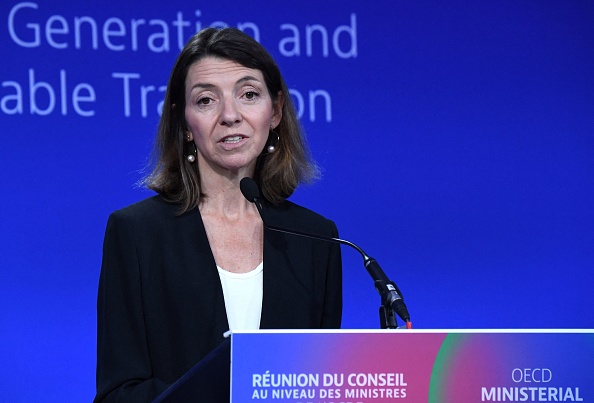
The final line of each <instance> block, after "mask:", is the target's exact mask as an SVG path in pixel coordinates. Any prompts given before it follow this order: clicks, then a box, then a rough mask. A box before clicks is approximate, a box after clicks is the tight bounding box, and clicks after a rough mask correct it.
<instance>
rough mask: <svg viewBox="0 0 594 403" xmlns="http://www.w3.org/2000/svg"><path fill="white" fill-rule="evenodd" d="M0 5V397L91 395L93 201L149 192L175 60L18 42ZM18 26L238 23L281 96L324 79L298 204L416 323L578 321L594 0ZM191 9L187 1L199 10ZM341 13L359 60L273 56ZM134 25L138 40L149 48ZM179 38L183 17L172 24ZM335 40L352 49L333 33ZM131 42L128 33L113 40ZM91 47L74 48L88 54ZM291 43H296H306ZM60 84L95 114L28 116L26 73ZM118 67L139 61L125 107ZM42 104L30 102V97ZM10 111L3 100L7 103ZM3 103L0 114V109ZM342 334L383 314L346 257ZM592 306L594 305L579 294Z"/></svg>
mask: <svg viewBox="0 0 594 403" xmlns="http://www.w3.org/2000/svg"><path fill="white" fill-rule="evenodd" d="M16 4H19V2H18V1H14V0H12V1H10V0H9V1H3V2H2V3H1V4H0V49H1V50H2V54H3V55H2V59H3V61H2V63H0V84H1V85H0V102H2V99H5V98H4V97H6V96H10V95H14V88H12V87H11V86H9V85H7V84H6V83H7V82H10V81H14V82H17V83H19V84H20V85H21V86H22V90H23V97H24V112H23V113H22V114H9V113H6V112H5V111H4V110H2V111H0V135H1V136H2V137H1V144H2V146H1V147H2V148H1V150H2V157H1V158H0V175H1V178H0V180H1V183H2V185H3V187H4V197H2V202H1V203H2V204H1V207H0V223H1V225H2V231H0V248H1V259H0V268H1V269H0V390H1V391H2V394H3V399H4V400H6V401H12V402H18V401H56V402H58V401H59V402H69V401H72V402H80V401H89V400H90V399H91V398H92V397H93V395H94V371H95V338H96V336H95V331H96V324H95V320H96V318H95V301H96V287H97V280H98V275H99V268H100V261H101V247H102V239H103V232H104V229H105V223H106V220H107V216H108V214H109V213H110V212H111V211H113V210H115V209H117V208H121V207H123V206H125V205H128V204H130V203H133V202H135V201H138V200H140V199H142V198H144V197H147V196H149V195H150V194H151V193H150V192H148V191H145V190H142V189H138V188H136V187H135V186H134V184H135V182H136V181H137V180H138V179H140V178H141V176H142V174H141V173H140V170H141V169H142V167H143V166H144V165H145V163H146V159H147V156H148V154H149V152H150V150H151V144H152V140H153V137H154V133H155V129H156V125H157V122H158V114H157V113H156V112H155V111H156V105H157V103H158V102H159V101H160V97H159V94H158V93H153V94H152V95H151V96H149V102H148V113H147V116H146V117H143V116H141V113H140V111H141V105H140V101H139V98H138V95H137V94H138V91H139V85H140V84H142V85H155V86H160V85H165V84H166V82H167V78H168V75H169V72H170V69H171V67H172V64H173V62H174V60H175V57H176V55H177V50H175V49H173V50H171V51H170V52H165V53H153V52H149V51H147V50H146V47H145V46H141V47H140V49H139V50H138V51H132V50H129V49H127V50H125V51H121V52H114V51H109V50H107V49H106V48H105V46H101V40H100V46H99V49H98V50H92V49H90V48H89V46H88V44H86V43H84V44H83V47H82V49H74V47H73V42H74V39H73V34H72V32H70V33H69V34H66V35H56V36H55V38H56V39H57V40H59V41H64V42H68V43H69V45H70V46H69V47H67V48H66V49H54V48H52V47H51V46H49V45H48V43H47V40H45V39H42V41H41V46H39V47H36V48H24V47H22V46H18V45H17V44H16V43H15V42H14V41H13V40H12V39H11V37H10V35H9V32H8V16H9V13H10V10H11V9H13V7H14V6H15V5H16ZM35 4H37V9H27V10H25V11H23V12H22V13H20V14H19V17H18V21H17V30H18V32H19V33H20V35H22V36H23V37H26V36H28V35H29V36H28V37H30V32H31V31H30V30H28V29H27V28H26V24H28V23H38V24H41V25H43V24H45V23H46V21H48V19H49V18H50V17H51V16H53V15H60V16H63V17H64V18H65V20H66V21H67V22H68V24H69V25H70V29H71V30H72V26H73V20H74V17H76V16H90V17H92V18H94V19H95V20H96V21H98V22H99V23H103V22H104V21H105V20H107V19H108V18H110V17H117V18H121V19H122V20H123V21H124V22H126V23H127V24H129V22H130V20H131V19H139V18H144V19H145V20H147V21H148V20H150V19H155V18H158V19H163V20H164V21H166V22H167V23H168V24H169V25H170V28H171V21H172V20H173V19H175V15H176V13H177V12H183V14H184V17H185V18H186V19H188V20H191V21H192V22H193V23H194V22H195V21H196V20H199V21H200V22H201V24H202V26H207V25H209V24H211V23H212V22H213V21H225V22H227V23H229V24H230V25H236V24H237V22H242V21H252V22H254V23H255V24H257V25H258V27H259V28H260V30H261V32H260V33H261V42H262V43H263V44H264V45H265V46H266V47H267V48H268V49H269V50H270V51H271V53H272V54H273V55H274V56H275V58H276V59H277V61H278V63H279V65H280V67H281V70H282V71H283V73H284V75H285V78H286V81H287V83H288V85H289V87H290V88H292V89H294V90H298V91H300V92H301V93H303V94H307V93H308V92H309V91H313V90H319V89H322V90H325V91H327V92H328V94H330V96H331V100H332V106H331V110H332V117H331V121H327V120H326V119H325V114H324V112H325V111H324V108H323V106H322V105H321V104H317V106H316V108H315V112H316V119H315V120H313V118H312V116H311V114H310V112H309V104H306V109H305V111H306V113H305V115H304V116H303V118H302V121H303V125H304V127H305V129H306V132H307V135H308V139H309V142H310V145H311V147H312V152H313V155H314V157H315V159H316V160H317V161H318V163H319V165H320V166H321V167H322V168H323V178H322V180H321V181H319V182H317V183H316V184H314V185H310V186H306V187H303V188H300V189H299V190H298V191H297V192H296V194H295V195H294V197H293V198H292V199H293V200H294V201H296V202H298V203H301V204H303V205H306V206H308V207H310V208H312V209H313V210H316V211H318V212H320V213H322V214H324V215H326V216H328V217H329V218H331V219H333V220H334V221H335V222H336V223H337V225H338V227H339V230H340V233H341V236H342V237H344V238H346V239H350V240H352V241H354V242H356V243H358V244H360V245H361V247H363V249H365V250H366V251H367V252H368V253H369V254H370V255H372V256H374V257H375V258H376V259H377V260H378V261H379V263H380V264H381V265H382V267H383V268H384V270H385V271H386V273H387V274H388V276H389V277H390V278H391V279H393V280H395V281H396V282H397V283H398V285H399V286H400V288H401V289H402V291H403V292H404V295H405V297H406V301H407V303H408V307H409V310H410V312H411V315H412V320H413V323H414V325H415V327H417V328H438V329H439V328H592V327H594V317H593V315H592V313H591V312H592V311H591V307H592V306H594V296H593V294H592V292H591V287H592V284H593V282H594V281H593V280H594V276H593V274H592V269H593V268H594V247H592V245H594V207H593V206H594V190H593V189H594V186H593V185H594V175H593V174H594V74H592V72H593V71H594V52H593V51H592V50H593V49H594V28H593V27H594V4H593V3H592V2H589V1H576V0H569V1H564V2H558V1H522V2H513V1H499V2H476V1H464V0H463V1H459V2H456V3H455V4H451V3H448V4H445V3H443V2H434V1H418V2H406V1H400V0H398V1H374V2H356V1H341V2H323V3H321V2H319V1H309V0H303V1H301V2H299V3H295V4H293V5H288V4H287V5H285V4H280V3H278V2H273V1H253V2H250V3H249V5H245V3H244V2H239V1H226V2H218V3H212V2H194V3H192V4H190V3H188V2H181V1H170V2H166V3H163V2H157V1H150V2H139V1H123V2H122V1H119V2H116V1H102V2H97V1H90V2H74V1H71V0H67V1H62V2H57V1H38V2H35ZM195 10H200V17H198V18H196V17H195V16H194V15H195V14H194V11H195ZM352 14H355V15H356V30H357V32H356V38H357V57H356V58H349V59H341V58H340V57H338V56H337V55H336V53H334V52H333V51H332V47H331V46H330V52H329V55H328V57H323V56H322V52H321V45H320V42H319V40H320V39H319V38H318V37H315V39H314V47H313V54H312V56H307V55H306V54H305V50H304V49H302V54H301V56H299V57H286V56H283V55H281V54H280V52H279V49H278V43H279V41H280V40H281V39H282V38H283V37H285V36H287V35H288V32H287V31H283V30H281V29H280V27H281V25H282V24H286V23H290V24H295V25H296V26H297V27H298V28H299V30H300V33H301V39H302V41H304V36H303V35H304V31H305V26H306V25H313V24H320V25H322V26H324V27H325V28H326V29H327V30H328V31H329V33H330V35H331V34H332V32H334V30H335V29H337V28H338V27H339V26H341V25H346V24H350V18H351V15H352ZM145 29H147V30H146V31H140V32H141V35H140V37H139V43H140V44H142V43H143V41H144V43H145V42H146V32H148V28H147V27H145ZM186 33H187V36H188V37H189V35H190V31H189V30H187V31H186ZM341 39H342V42H341V46H342V49H347V48H348V46H349V44H350V43H349V41H348V38H347V37H346V36H342V37H341ZM129 41H130V36H129V35H128V36H126V37H125V38H124V39H122V43H124V44H128V48H129V43H130V42H129ZM85 45H86V46H85ZM302 45H303V46H304V43H303V42H302ZM29 69H34V71H35V78H36V81H38V82H41V81H43V82H47V83H49V84H50V85H52V86H53V87H54V88H55V89H57V88H59V74H60V70H64V71H65V72H66V75H67V88H68V90H69V91H72V88H73V87H74V85H76V84H77V83H81V82H84V83H89V84H90V85H92V86H93V87H94V89H95V91H96V94H97V101H96V102H95V103H94V104H93V105H92V108H93V109H94V110H95V116H93V117H81V116H78V115H76V114H75V113H73V109H72V107H71V105H70V106H69V109H68V114H67V115H66V116H62V115H61V113H60V109H59V108H60V104H59V99H58V101H57V102H58V105H57V106H56V110H55V111H54V112H53V113H51V114H50V115H48V116H39V115H32V114H31V113H30V112H29V94H28V92H29V90H28V86H29V84H28V71H29ZM113 72H132V73H137V74H139V75H140V77H141V78H140V79H139V80H137V81H135V82H134V84H133V88H132V89H133V94H136V95H133V96H132V103H131V116H129V117H127V116H125V114H124V107H123V96H122V83H121V81H118V80H115V79H114V78H112V73H113ZM38 102H39V103H40V104H44V101H43V97H42V95H41V91H40V93H39V100H38ZM6 105H8V106H13V103H10V102H8V101H6ZM6 105H5V106H6ZM343 256H344V279H345V284H344V295H345V307H344V321H343V323H344V326H343V327H344V328H377V327H378V314H377V309H378V304H379V298H378V296H377V294H376V292H375V290H374V288H373V285H372V282H371V280H370V278H369V277H368V275H367V273H366V272H365V270H364V269H363V266H362V262H361V259H360V257H359V256H358V255H357V254H356V252H354V251H351V250H345V249H343ZM589 307H590V308H589Z"/></svg>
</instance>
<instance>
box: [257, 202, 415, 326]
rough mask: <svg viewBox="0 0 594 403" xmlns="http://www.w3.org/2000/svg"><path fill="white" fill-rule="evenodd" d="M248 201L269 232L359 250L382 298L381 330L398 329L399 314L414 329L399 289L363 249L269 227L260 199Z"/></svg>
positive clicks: (380, 312)
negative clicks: (252, 204)
mask: <svg viewBox="0 0 594 403" xmlns="http://www.w3.org/2000/svg"><path fill="white" fill-rule="evenodd" d="M248 200H249V201H251V202H253V203H254V204H255V205H256V208H257V209H258V213H260V217H262V222H263V223H264V226H265V227H266V228H268V229H269V230H272V231H277V232H282V233H285V234H291V235H299V236H304V237H307V238H312V239H317V240H320V241H326V242H336V243H339V244H342V245H348V246H350V247H351V248H354V249H355V250H357V251H358V252H359V253H360V254H361V256H362V257H363V264H364V266H365V269H367V272H368V273H369V275H370V276H371V278H372V279H373V284H374V286H375V289H376V290H377V292H378V293H379V294H380V298H381V305H380V308H379V315H380V328H381V329H397V328H398V323H397V321H396V315H394V313H397V314H398V316H400V318H401V319H402V320H403V321H404V322H405V324H406V327H407V328H408V329H412V323H411V322H410V315H409V314H408V309H407V308H406V305H405V304H404V300H403V298H402V292H401V291H400V290H399V289H398V287H397V286H396V284H395V283H394V282H393V281H390V280H389V279H388V277H387V276H386V274H385V273H384V271H383V270H382V268H381V267H380V265H379V264H378V263H377V261H376V260H375V259H374V258H372V257H370V256H369V255H367V254H366V253H365V252H364V251H363V249H361V248H360V247H359V246H357V245H355V244H354V243H352V242H349V241H346V240H344V239H339V238H334V237H323V236H320V235H314V234H308V233H305V232H301V231H296V230H290V231H289V230H287V229H283V228H279V227H275V226H273V225H269V224H268V223H267V222H266V220H265V219H264V213H263V211H262V206H261V205H260V201H259V200H258V197H253V199H252V200H250V199H249V198H248Z"/></svg>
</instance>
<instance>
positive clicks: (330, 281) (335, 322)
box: [321, 220, 342, 329]
mask: <svg viewBox="0 0 594 403" xmlns="http://www.w3.org/2000/svg"><path fill="white" fill-rule="evenodd" d="M328 221H329V222H330V224H331V227H332V229H331V236H332V237H333V238H338V229H337V228H336V224H334V222H333V221H330V220H328ZM328 256H329V257H328V265H327V269H326V292H325V293H324V296H325V297H324V308H323V312H322V323H321V328H322V329H339V328H340V325H341V323H342V255H341V251H340V245H338V244H336V243H332V244H330V253H329V255H328Z"/></svg>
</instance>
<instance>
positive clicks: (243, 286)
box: [217, 262, 264, 330]
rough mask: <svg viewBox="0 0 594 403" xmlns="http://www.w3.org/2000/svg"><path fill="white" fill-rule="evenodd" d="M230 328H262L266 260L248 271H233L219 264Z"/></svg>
mask: <svg viewBox="0 0 594 403" xmlns="http://www.w3.org/2000/svg"><path fill="white" fill-rule="evenodd" d="M217 269H218V270H219V277H220V279H221V285H222V286H223V295H224V297H225V310H226V311H227V319H228V320H229V329H230V330H256V329H259V328H260V316H261V314H262V288H263V285H262V284H263V282H262V280H263V269H264V262H262V263H260V264H259V265H258V267H256V268H255V269H254V270H252V271H249V272H247V273H231V272H229V271H226V270H224V269H222V268H220V267H219V266H217Z"/></svg>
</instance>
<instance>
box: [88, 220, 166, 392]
mask: <svg viewBox="0 0 594 403" xmlns="http://www.w3.org/2000/svg"><path fill="white" fill-rule="evenodd" d="M152 372H153V371H152V368H151V360H150V356H149V349H148V344H147V334H146V328H145V324H144V313H143V307H142V294H141V276H140V269H139V263H138V257H137V246H136V244H135V240H134V236H133V231H132V228H131V224H130V223H129V222H126V220H124V219H123V218H122V217H121V216H119V215H118V213H117V212H116V213H113V214H112V215H111V216H110V217H109V220H108V223H107V229H106V232H105V239H104V244H103V260H102V265H101V274H100V279H99V292H98V297H97V395H96V397H95V400H94V401H95V402H148V401H151V400H152V399H153V398H154V397H156V396H157V395H158V394H159V393H161V392H162V391H164V390H165V389H166V388H167V387H168V386H169V385H168V384H167V383H165V382H163V381H162V380H160V379H157V378H153V377H152Z"/></svg>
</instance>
